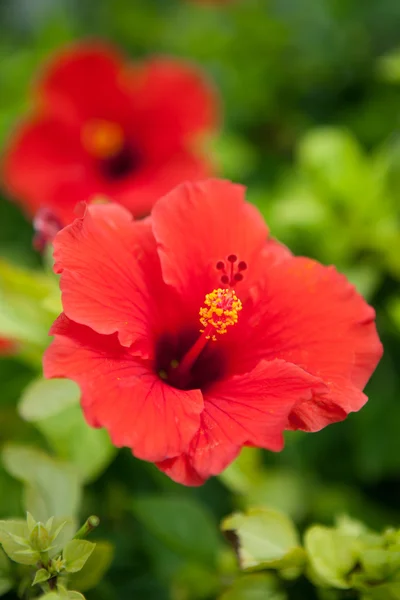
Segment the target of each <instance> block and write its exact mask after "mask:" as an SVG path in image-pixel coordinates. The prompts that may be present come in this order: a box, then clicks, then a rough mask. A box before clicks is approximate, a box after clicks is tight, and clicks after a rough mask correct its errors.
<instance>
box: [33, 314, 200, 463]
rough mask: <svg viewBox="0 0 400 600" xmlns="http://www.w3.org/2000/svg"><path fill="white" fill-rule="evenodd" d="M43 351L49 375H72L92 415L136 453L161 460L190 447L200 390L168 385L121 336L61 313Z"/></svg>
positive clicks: (88, 415)
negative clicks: (100, 331)
mask: <svg viewBox="0 0 400 600" xmlns="http://www.w3.org/2000/svg"><path fill="white" fill-rule="evenodd" d="M51 333H52V334H53V335H54V336H55V339H54V341H53V343H52V344H51V345H50V347H49V348H48V349H47V351H46V353H45V356H44V363H43V364H44V374H45V377H48V378H52V377H67V378H69V379H73V380H74V381H76V382H77V383H78V385H79V386H80V388H81V391H82V407H83V410H84V413H85V416H86V419H87V421H88V422H89V423H90V424H91V425H93V426H95V427H105V428H106V429H107V430H108V432H109V434H110V436H111V439H112V441H113V443H114V444H115V445H116V446H128V447H130V448H132V451H133V453H134V454H135V456H137V457H139V458H141V459H143V460H148V461H152V462H153V461H162V460H164V459H167V458H171V457H174V456H177V455H179V454H181V453H182V452H185V451H186V450H187V449H188V446H189V443H190V441H191V439H192V438H193V435H194V434H195V433H196V431H197V430H198V427H199V423H200V413H201V411H202V410H203V397H202V394H201V392H200V391H199V390H190V391H182V390H177V389H174V388H172V387H170V386H169V385H167V384H166V383H165V382H164V381H162V379H160V378H159V377H158V375H157V374H155V373H154V372H153V371H152V363H151V362H149V361H138V360H137V359H135V358H134V357H133V356H132V355H131V353H130V352H129V351H128V350H127V349H126V348H123V347H122V346H120V344H119V343H118V340H117V337H116V336H115V335H114V336H104V335H99V334H97V333H95V332H94V331H92V330H91V329H89V328H88V327H85V326H82V325H78V324H77V323H74V322H72V321H70V320H69V319H68V318H67V317H66V316H65V315H61V316H60V317H59V318H58V319H57V321H56V322H55V323H54V325H53V327H52V331H51Z"/></svg>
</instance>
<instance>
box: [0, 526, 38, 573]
mask: <svg viewBox="0 0 400 600" xmlns="http://www.w3.org/2000/svg"><path fill="white" fill-rule="evenodd" d="M28 535H29V530H28V526H27V524H26V521H23V520H21V521H0V544H2V546H3V550H4V552H5V553H6V554H7V556H9V558H11V560H13V561H15V562H17V563H20V564H22V565H34V564H35V563H36V562H37V561H38V560H39V553H38V552H33V551H31V550H28V554H22V553H21V550H24V548H26V547H27V546H28V545H29V542H28V540H27V537H28ZM21 542H22V543H21Z"/></svg>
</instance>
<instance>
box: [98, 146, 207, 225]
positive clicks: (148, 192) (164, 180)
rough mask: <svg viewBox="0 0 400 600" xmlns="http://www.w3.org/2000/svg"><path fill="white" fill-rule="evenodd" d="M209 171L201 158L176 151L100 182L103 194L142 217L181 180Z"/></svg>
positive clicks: (202, 175)
mask: <svg viewBox="0 0 400 600" xmlns="http://www.w3.org/2000/svg"><path fill="white" fill-rule="evenodd" d="M211 173H212V169H211V166H210V165H209V164H207V162H206V161H205V160H204V159H201V158H199V157H197V156H194V155H192V154H190V153H189V152H187V151H179V152H176V153H175V154H174V155H173V156H172V157H168V159H166V160H164V161H163V162H162V163H161V164H152V163H148V164H147V163H145V164H143V165H142V166H141V167H140V168H139V169H138V170H137V171H135V172H134V173H132V175H131V176H129V177H126V178H124V179H123V180H121V181H112V182H110V183H109V184H108V185H105V186H104V194H105V195H106V196H108V197H110V198H113V200H115V201H117V202H119V203H120V204H122V205H123V206H126V207H127V208H128V209H129V210H130V211H131V212H132V214H133V215H134V216H135V217H142V216H144V215H148V214H149V213H150V211H151V208H152V207H153V205H154V204H155V202H156V201H157V200H159V199H160V198H161V197H162V196H164V195H165V194H166V193H167V192H170V191H171V190H172V189H173V188H174V187H175V186H177V185H179V184H180V183H182V181H196V180H201V179H204V178H206V177H209V175H210V174H211Z"/></svg>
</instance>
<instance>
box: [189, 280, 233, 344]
mask: <svg viewBox="0 0 400 600" xmlns="http://www.w3.org/2000/svg"><path fill="white" fill-rule="evenodd" d="M204 304H205V306H204V307H202V308H201V309H200V311H199V315H200V323H201V324H202V325H203V327H204V329H203V330H201V331H202V332H204V331H205V330H206V329H208V332H210V330H211V331H213V333H212V334H211V333H210V335H207V336H206V338H207V339H210V338H211V339H212V340H214V341H215V340H216V339H217V338H216V337H215V333H219V334H220V335H223V334H225V333H226V332H227V329H228V327H229V326H230V325H236V323H237V322H238V313H239V312H240V311H241V310H242V303H241V302H240V300H239V298H238V297H237V296H236V294H235V292H234V291H233V290H229V289H225V290H224V289H222V288H218V289H216V290H214V291H212V292H211V293H210V294H207V295H206V297H205V300H204ZM210 326H211V327H210ZM208 332H207V333H208Z"/></svg>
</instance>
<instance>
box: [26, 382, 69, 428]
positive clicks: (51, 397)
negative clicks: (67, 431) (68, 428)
mask: <svg viewBox="0 0 400 600" xmlns="http://www.w3.org/2000/svg"><path fill="white" fill-rule="evenodd" d="M79 398H80V389H79V386H78V385H77V384H76V383H75V382H74V381H70V380H69V379H36V380H34V381H32V382H31V383H30V384H29V385H28V387H27V388H26V389H25V390H24V392H23V394H22V397H21V401H20V404H19V407H18V409H19V413H20V415H21V417H22V418H23V419H25V421H29V422H32V421H33V422H36V421H41V420H42V419H45V418H46V417H51V416H53V415H56V414H59V413H60V412H62V411H63V410H64V409H65V408H69V407H70V406H76V405H78V404H79Z"/></svg>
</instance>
